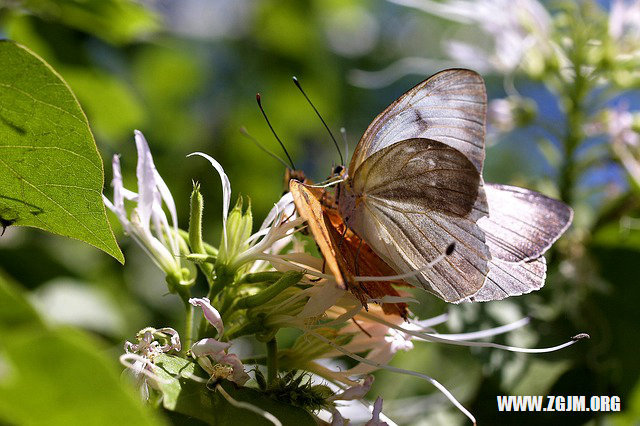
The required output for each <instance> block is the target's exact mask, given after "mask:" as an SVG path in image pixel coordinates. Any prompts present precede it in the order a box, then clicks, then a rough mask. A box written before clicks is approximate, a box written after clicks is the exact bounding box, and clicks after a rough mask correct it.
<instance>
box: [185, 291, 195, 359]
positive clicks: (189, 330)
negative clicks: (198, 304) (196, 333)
mask: <svg viewBox="0 0 640 426" xmlns="http://www.w3.org/2000/svg"><path fill="white" fill-rule="evenodd" d="M193 308H194V306H193V305H192V304H191V303H187V305H186V311H187V315H186V318H185V320H186V322H185V326H184V328H185V331H184V334H185V336H186V337H185V344H184V345H183V347H182V350H183V351H184V352H186V351H187V350H188V349H189V348H190V347H191V345H192V344H193Z"/></svg>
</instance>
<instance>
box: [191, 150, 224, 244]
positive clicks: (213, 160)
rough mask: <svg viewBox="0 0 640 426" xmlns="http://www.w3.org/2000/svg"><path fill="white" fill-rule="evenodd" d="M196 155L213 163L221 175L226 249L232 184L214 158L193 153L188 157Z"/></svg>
mask: <svg viewBox="0 0 640 426" xmlns="http://www.w3.org/2000/svg"><path fill="white" fill-rule="evenodd" d="M194 155H199V156H200V157H203V158H205V159H207V160H208V161H209V163H211V165H212V166H213V168H214V169H216V171H217V172H218V174H219V175H220V180H221V181H222V232H223V235H224V244H225V247H226V244H227V216H228V215H229V205H230V204H231V182H229V177H228V176H227V174H226V173H225V172H224V169H223V168H222V165H221V164H220V163H218V162H217V161H216V160H215V159H214V158H213V157H211V156H210V155H207V154H205V153H203V152H193V153H191V154H189V155H187V157H191V156H194Z"/></svg>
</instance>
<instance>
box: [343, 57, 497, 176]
mask: <svg viewBox="0 0 640 426" xmlns="http://www.w3.org/2000/svg"><path fill="white" fill-rule="evenodd" d="M486 108H487V94H486V89H485V86H484V81H483V80H482V77H480V75H478V74H477V73H476V72H474V71H471V70H465V69H450V70H445V71H442V72H439V73H437V74H435V75H433V76H431V77H429V78H428V79H426V80H425V81H423V82H422V83H420V84H418V85H417V86H415V87H414V88H412V89H411V90H409V91H408V92H406V93H405V94H404V95H402V96H400V97H399V98H398V99H397V100H396V101H395V102H394V103H392V104H391V105H389V106H388V107H387V108H386V109H385V110H384V111H382V112H381V113H380V114H379V115H378V116H377V117H376V118H375V119H374V120H373V121H372V122H371V124H370V125H369V127H368V128H367V131H366V132H365V133H364V135H363V136H362V138H361V139H360V142H359V143H358V145H357V147H356V150H355V152H354V154H353V157H352V159H351V163H350V164H349V172H350V174H351V173H353V172H354V171H355V170H356V169H357V168H358V167H360V165H361V164H362V163H364V161H365V160H366V159H367V158H369V157H370V156H371V155H373V154H374V153H375V152H377V151H380V150H381V149H383V148H385V147H387V146H389V145H391V144H394V143H396V142H397V141H401V140H405V139H412V138H426V139H433V140H436V141H439V142H442V143H445V144H447V145H449V146H451V147H453V148H455V149H457V150H458V151H460V152H461V153H463V154H464V155H465V156H467V158H469V160H470V161H471V162H472V163H473V165H474V166H475V167H476V169H477V170H478V172H479V173H482V164H483V162H484V136H485V130H484V129H485V115H486Z"/></svg>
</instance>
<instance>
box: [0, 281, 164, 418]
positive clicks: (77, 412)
mask: <svg viewBox="0 0 640 426" xmlns="http://www.w3.org/2000/svg"><path fill="white" fill-rule="evenodd" d="M21 293H22V292H21V291H20V288H19V287H18V286H17V285H16V284H14V283H12V282H10V281H9V279H8V278H7V277H5V276H3V274H2V272H1V271H0V334H1V335H2V339H0V424H3V425H4V424H9V425H12V424H15V425H18V424H19V425H44V424H46V425H79V424H83V425H84V424H86V425H89V424H90V425H112V424H135V425H159V424H163V422H161V421H160V420H159V418H158V416H157V414H156V413H155V412H153V410H151V409H149V407H145V406H144V405H143V404H142V402H141V401H140V399H139V397H138V396H137V395H136V394H135V392H134V390H133V389H132V388H131V387H130V386H129V385H128V384H127V383H125V382H123V381H122V380H121V378H120V371H121V370H122V368H121V367H120V366H118V365H117V363H116V362H114V361H113V360H112V359H109V357H107V356H106V355H105V354H104V352H105V348H104V346H103V345H101V344H100V342H98V341H96V340H94V339H92V338H90V337H89V336H87V335H86V334H84V333H82V332H80V331H78V330H74V329H71V328H50V327H47V326H46V325H45V324H44V323H43V322H42V321H41V320H40V318H39V317H38V315H37V313H36V312H35V310H34V309H33V308H32V307H31V306H30V305H29V303H28V302H27V300H25V298H24V297H23V296H22V294H21Z"/></svg>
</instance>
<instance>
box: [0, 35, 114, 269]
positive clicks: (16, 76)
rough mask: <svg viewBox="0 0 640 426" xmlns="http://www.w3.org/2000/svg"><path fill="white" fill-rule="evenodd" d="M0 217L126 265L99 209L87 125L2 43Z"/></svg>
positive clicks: (71, 101) (51, 76) (43, 72)
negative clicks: (79, 243) (74, 242)
mask: <svg viewBox="0 0 640 426" xmlns="http://www.w3.org/2000/svg"><path fill="white" fill-rule="evenodd" d="M0 63H2V65H3V66H2V67H1V68H0V182H2V187H1V188H0V218H1V219H2V225H3V226H8V225H14V224H15V225H21V226H32V227H35V228H40V229H43V230H45V231H49V232H53V233H55V234H59V235H64V236H68V237H72V238H76V239H78V240H81V241H84V242H87V243H89V244H92V245H94V246H95V247H97V248H99V249H101V250H103V251H105V252H106V253H108V254H110V255H112V256H113V257H115V258H116V259H118V260H119V261H120V262H124V258H123V256H122V253H121V252H120V249H119V248H118V245H117V243H116V240H115V237H114V236H113V232H112V231H111V228H110V227H109V222H108V221H107V217H106V212H105V208H104V205H103V203H102V198H101V194H102V187H103V183H104V172H103V167H102V161H101V159H100V155H99V154H98V150H97V149H96V145H95V141H94V140H93V135H92V134H91V130H90V129H89V125H88V123H87V119H86V117H85V115H84V113H83V112H82V109H81V108H80V105H79V104H78V102H77V100H76V98H75V97H74V95H73V93H71V91H70V90H69V87H68V86H67V85H66V84H65V82H64V81H63V80H62V79H61V78H60V76H59V75H58V74H57V73H56V72H55V71H54V70H53V69H51V67H49V66H48V65H47V64H46V63H45V62H43V61H42V60H41V59H40V58H38V57H37V56H35V55H33V54H32V53H31V52H29V51H28V50H27V49H25V48H23V47H21V46H19V45H17V44H15V43H12V42H8V41H2V42H0Z"/></svg>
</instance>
